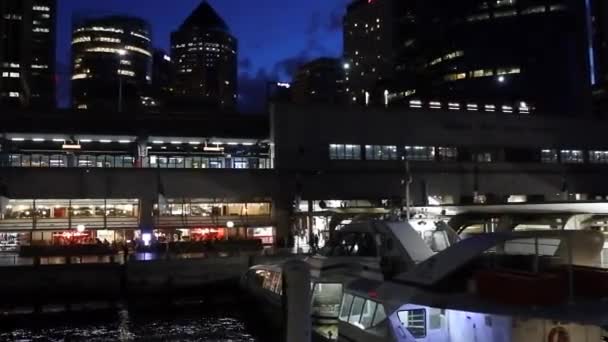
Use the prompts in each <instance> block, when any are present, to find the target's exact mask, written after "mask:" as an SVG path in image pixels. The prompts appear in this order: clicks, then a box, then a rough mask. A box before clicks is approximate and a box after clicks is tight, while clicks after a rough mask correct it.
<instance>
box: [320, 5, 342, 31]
mask: <svg viewBox="0 0 608 342" xmlns="http://www.w3.org/2000/svg"><path fill="white" fill-rule="evenodd" d="M344 12H345V11H344V6H340V7H336V8H334V9H333V10H332V11H331V12H330V13H329V20H328V21H327V25H326V27H325V28H326V29H327V30H328V31H330V32H335V31H341V30H342V28H343V20H344Z"/></svg>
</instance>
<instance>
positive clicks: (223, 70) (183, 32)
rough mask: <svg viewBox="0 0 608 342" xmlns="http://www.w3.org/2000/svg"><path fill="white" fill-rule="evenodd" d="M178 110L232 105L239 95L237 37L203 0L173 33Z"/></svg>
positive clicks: (192, 110) (227, 107)
mask: <svg viewBox="0 0 608 342" xmlns="http://www.w3.org/2000/svg"><path fill="white" fill-rule="evenodd" d="M171 59H172V60H173V65H174V69H175V83H174V101H173V107H174V109H175V110H179V111H187V112H202V111H204V109H205V108H222V109H230V108H233V107H234V106H235V104H236V98H237V40H236V38H234V37H233V36H232V35H231V34H230V30H229V28H228V25H227V24H226V22H225V21H224V20H223V19H222V18H221V17H220V16H219V14H218V13H217V12H216V11H215V10H214V9H213V8H212V7H211V5H209V3H207V2H206V1H203V2H202V3H201V4H200V5H199V6H198V7H197V8H196V9H195V10H194V12H192V14H191V15H190V16H189V17H188V18H187V19H186V20H185V21H184V22H183V24H182V25H181V26H180V27H179V29H178V30H177V31H175V32H173V33H172V34H171Z"/></svg>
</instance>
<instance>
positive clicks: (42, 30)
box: [32, 27, 50, 33]
mask: <svg viewBox="0 0 608 342" xmlns="http://www.w3.org/2000/svg"><path fill="white" fill-rule="evenodd" d="M32 32H43V33H48V32H50V30H49V29H48V28H46V27H34V29H32Z"/></svg>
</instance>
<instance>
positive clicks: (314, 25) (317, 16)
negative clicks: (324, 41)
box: [306, 11, 323, 35]
mask: <svg viewBox="0 0 608 342" xmlns="http://www.w3.org/2000/svg"><path fill="white" fill-rule="evenodd" d="M322 26H323V18H321V12H320V11H314V12H312V14H311V15H310V21H309V22H308V27H307V28H306V34H308V35H314V34H316V33H317V32H319V31H320V30H321V28H322Z"/></svg>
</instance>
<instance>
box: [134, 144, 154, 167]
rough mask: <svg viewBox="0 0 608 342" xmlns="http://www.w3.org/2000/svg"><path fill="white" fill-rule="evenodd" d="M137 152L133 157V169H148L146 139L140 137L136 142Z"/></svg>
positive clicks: (148, 160)
mask: <svg viewBox="0 0 608 342" xmlns="http://www.w3.org/2000/svg"><path fill="white" fill-rule="evenodd" d="M136 143H137V152H136V155H135V167H138V168H148V167H150V159H149V158H148V139H147V138H143V137H140V138H138V139H137V141H136Z"/></svg>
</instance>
